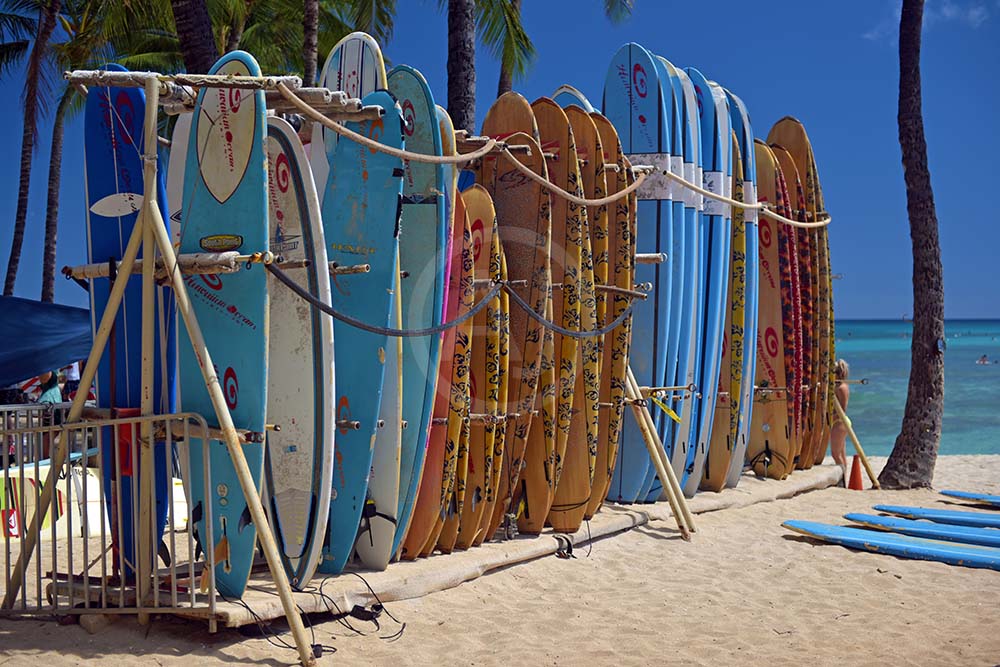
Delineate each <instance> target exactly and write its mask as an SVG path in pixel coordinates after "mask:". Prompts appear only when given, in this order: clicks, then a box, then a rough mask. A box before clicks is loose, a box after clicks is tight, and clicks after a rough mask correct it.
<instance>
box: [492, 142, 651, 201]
mask: <svg viewBox="0 0 1000 667" xmlns="http://www.w3.org/2000/svg"><path fill="white" fill-rule="evenodd" d="M503 156H504V157H505V158H507V159H508V160H509V161H510V162H512V163H513V164H514V166H515V167H517V169H518V171H520V172H521V173H522V174H524V175H525V176H527V177H528V178H530V179H531V180H533V181H535V182H536V183H538V184H539V185H541V186H542V187H543V188H545V189H546V190H548V191H549V192H551V193H552V194H554V195H558V196H559V197H562V198H563V199H565V200H567V201H571V202H573V203H574V204H579V205H580V206H604V205H606V204H613V203H615V202H616V201H619V200H621V199H625V197H628V196H629V195H630V194H632V193H633V192H635V191H636V190H638V189H639V187H640V186H641V185H642V183H643V181H645V180H646V176H647V175H648V173H647V172H643V173H640V174H639V176H638V178H636V179H635V182H634V183H632V185H629V186H628V187H626V188H625V189H623V190H619V191H618V192H616V193H615V194H613V195H608V196H607V197H601V198H600V199H585V198H583V197H578V196H576V195H574V194H572V193H571V192H567V191H566V190H563V189H562V188H560V187H559V186H558V185H556V184H555V183H552V182H550V181H549V180H548V179H547V178H544V177H542V176H539V175H538V174H536V173H535V172H534V171H532V169H531V168H530V167H528V166H527V165H525V164H524V163H523V162H521V161H520V160H518V159H517V158H516V157H514V154H513V153H511V152H510V150H508V149H507V148H504V150H503Z"/></svg>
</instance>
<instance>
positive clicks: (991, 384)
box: [837, 320, 1000, 455]
mask: <svg viewBox="0 0 1000 667" xmlns="http://www.w3.org/2000/svg"><path fill="white" fill-rule="evenodd" d="M911 331H912V328H911V325H910V323H909V322H903V321H899V320H895V321H892V320H837V356H838V357H842V358H844V359H846V360H847V362H848V363H849V364H850V366H851V379H855V380H856V379H861V378H868V380H869V381H870V384H868V385H852V386H851V401H850V404H849V406H848V411H847V412H848V414H849V415H850V417H851V420H852V421H853V422H854V429H855V431H856V432H857V434H858V439H859V440H861V444H862V446H863V447H864V448H865V452H866V453H868V454H882V455H885V454H888V453H889V452H890V451H891V450H892V445H893V443H894V442H895V440H896V436H897V435H898V434H899V427H900V424H901V423H902V420H903V407H904V406H905V405H906V388H907V383H908V381H909V372H910V336H911ZM945 334H946V336H947V340H948V345H947V348H946V351H945V357H944V422H943V424H942V436H941V452H940V453H941V454H998V453H1000V364H994V363H993V362H994V361H1000V320H948V321H947V322H946V323H945ZM984 354H985V355H987V356H988V357H989V360H990V364H989V365H986V366H983V365H978V364H976V360H977V359H979V358H980V357H982V356H983V355H984ZM847 450H848V453H850V452H851V445H850V444H848V446H847Z"/></svg>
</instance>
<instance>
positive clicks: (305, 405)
mask: <svg viewBox="0 0 1000 667" xmlns="http://www.w3.org/2000/svg"><path fill="white" fill-rule="evenodd" d="M267 175H268V186H267V194H268V225H269V228H270V229H269V233H270V240H269V244H270V248H271V252H273V253H275V254H278V255H281V257H282V258H284V260H285V261H286V262H288V261H293V262H294V261H302V260H306V261H308V262H309V264H308V266H305V267H303V268H288V269H285V271H286V273H287V274H288V276H289V277H290V278H292V279H293V280H294V281H295V282H297V283H298V284H299V285H301V286H302V287H303V288H305V289H306V290H308V291H309V293H310V294H311V295H312V296H313V297H315V298H316V299H319V300H320V301H322V302H323V303H330V272H329V270H327V259H326V244H325V243H324V241H323V222H322V220H321V219H320V208H319V199H318V197H317V196H316V185H315V184H314V183H313V180H312V172H311V171H310V170H309V162H308V160H307V159H306V156H305V151H304V150H303V148H302V142H301V141H300V140H299V137H298V134H297V133H296V132H295V129H294V128H293V127H292V126H291V125H289V124H288V123H287V122H286V121H285V120H283V119H281V118H277V117H275V116H271V117H269V118H268V119H267ZM267 283H268V284H267V287H268V294H269V295H270V304H269V307H270V310H269V312H268V318H269V320H270V335H269V337H268V371H269V372H268V377H267V383H268V389H267V415H268V418H269V419H271V420H273V422H274V423H277V424H280V425H281V430H280V431H268V433H267V447H266V449H265V463H264V474H265V490H266V495H267V503H266V507H267V509H268V518H269V520H270V523H271V528H272V530H273V531H274V534H275V538H276V539H277V542H278V545H279V546H280V553H281V556H282V561H283V563H284V565H285V571H286V573H287V574H288V579H289V582H290V583H291V584H292V586H295V587H296V588H301V587H303V586H305V585H306V584H307V583H309V579H310V578H311V577H312V575H313V572H315V570H316V565H317V564H318V562H319V559H320V557H321V554H322V551H323V536H324V534H325V532H326V519H327V516H329V513H330V493H331V490H332V488H333V452H334V450H333V447H334V442H333V437H334V428H335V426H334V408H335V398H336V394H335V391H334V386H335V385H334V367H333V320H332V319H331V318H329V317H327V316H326V315H324V314H323V313H321V312H319V311H318V310H316V309H314V308H310V307H309V304H307V303H305V302H304V301H303V300H302V299H300V298H299V297H298V296H297V295H296V294H294V293H292V292H291V291H290V290H288V289H287V288H286V287H285V286H284V285H281V284H279V282H278V279H277V278H274V277H272V276H268V278H267Z"/></svg>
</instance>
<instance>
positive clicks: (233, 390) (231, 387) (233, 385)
mask: <svg viewBox="0 0 1000 667" xmlns="http://www.w3.org/2000/svg"><path fill="white" fill-rule="evenodd" d="M222 393H223V395H224V396H225V397H226V405H227V406H229V409H230V410H232V409H233V408H235V407H236V405H237V404H238V403H239V399H240V383H239V380H237V379H236V371H234V370H233V367H232V366H230V367H229V368H227V369H226V372H225V373H223V375H222Z"/></svg>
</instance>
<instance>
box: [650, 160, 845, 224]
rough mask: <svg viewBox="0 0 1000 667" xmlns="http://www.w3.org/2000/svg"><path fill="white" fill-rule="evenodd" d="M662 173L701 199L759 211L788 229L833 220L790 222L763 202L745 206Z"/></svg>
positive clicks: (681, 178)
mask: <svg viewBox="0 0 1000 667" xmlns="http://www.w3.org/2000/svg"><path fill="white" fill-rule="evenodd" d="M662 173H663V175H664V176H666V177H667V178H669V179H671V180H674V181H676V182H678V183H680V184H681V185H682V186H684V187H686V188H687V189H689V190H691V191H693V192H696V193H698V194H700V195H702V196H703V197H708V198H709V199H714V200H715V201H720V202H722V203H723V204H729V205H730V206H735V207H736V208H742V209H743V210H746V211H760V213H761V214H762V215H766V216H767V217H769V218H771V219H772V220H777V221H778V222H780V223H783V224H786V225H788V226H789V227H801V228H802V229H815V228H817V227H826V226H827V225H829V224H830V223H831V222H832V221H833V219H832V218H831V217H830V216H827V217H825V218H823V219H822V220H817V221H816V222H800V221H798V220H792V219H790V218H786V217H785V216H783V215H778V214H777V213H775V212H774V211H772V210H771V209H770V208H769V207H768V205H767V204H766V203H764V202H758V203H756V204H747V203H744V202H741V201H737V200H735V199H730V198H729V197H726V196H724V195H720V194H717V193H715V192H711V191H710V190H706V189H705V188H701V187H698V186H697V185H695V184H694V183H691V182H689V181H686V180H684V177H683V176H678V175H677V174H675V173H673V172H670V171H664V172H662Z"/></svg>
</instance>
